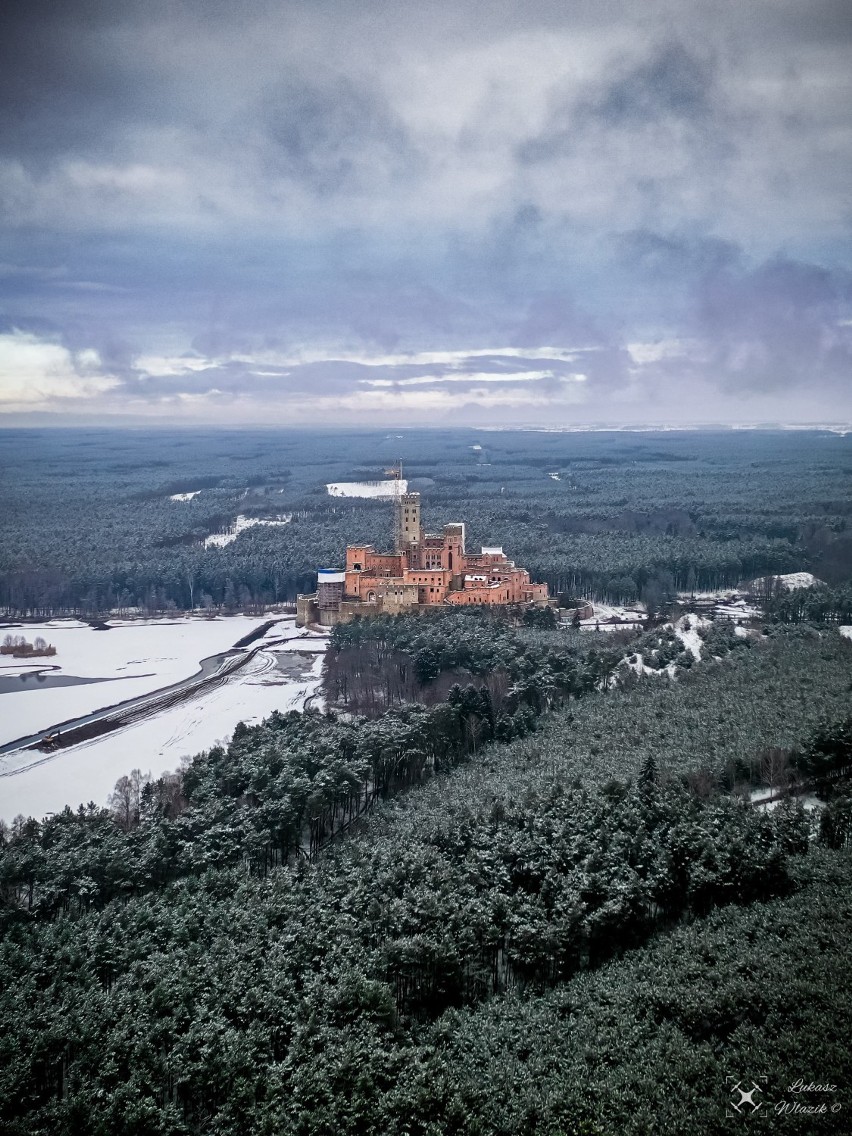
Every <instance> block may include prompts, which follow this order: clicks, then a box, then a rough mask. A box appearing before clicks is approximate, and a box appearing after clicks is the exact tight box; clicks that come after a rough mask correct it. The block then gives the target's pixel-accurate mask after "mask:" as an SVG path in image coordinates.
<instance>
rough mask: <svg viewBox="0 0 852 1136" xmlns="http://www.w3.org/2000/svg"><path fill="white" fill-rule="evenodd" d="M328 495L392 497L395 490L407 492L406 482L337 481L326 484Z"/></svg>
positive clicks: (395, 492)
mask: <svg viewBox="0 0 852 1136" xmlns="http://www.w3.org/2000/svg"><path fill="white" fill-rule="evenodd" d="M326 489H327V490H328V494H329V496H330V497H394V496H396V494H397V492H399V493H407V492H408V482H407V481H405V480H399V481H397V480H394V481H337V482H332V483H331V484H329V485H326Z"/></svg>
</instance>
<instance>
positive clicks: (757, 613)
mask: <svg viewBox="0 0 852 1136" xmlns="http://www.w3.org/2000/svg"><path fill="white" fill-rule="evenodd" d="M713 612H714V614H715V615H721V616H723V617H724V618H725V619H760V617H761V616H762V615H763V612H762V611H761V610H760V608H759V607H755V606H754V605H753V604H748V603H746V601H745V600H734V601H733V602H732V603H727V604H723V603H722V604H716V606H715V607H714V608H713Z"/></svg>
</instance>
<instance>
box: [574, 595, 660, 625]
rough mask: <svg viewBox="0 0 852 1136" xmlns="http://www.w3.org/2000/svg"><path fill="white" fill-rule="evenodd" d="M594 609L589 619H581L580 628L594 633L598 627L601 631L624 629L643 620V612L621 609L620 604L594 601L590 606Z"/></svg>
mask: <svg viewBox="0 0 852 1136" xmlns="http://www.w3.org/2000/svg"><path fill="white" fill-rule="evenodd" d="M592 606H593V607H594V609H595V614H594V615H593V616H592V618H591V619H581V620H580V626H581V627H582V628H585V629H587V630H588V629H591V630H592V631H595V630H597V629H598V626H600V630H601V631H608V630H614V629H615V628H617V627H619V626H621V627H624V626H626V625H628V624H631V623H633V624H635V623H642V622H644V620H645V617H646V616H645V612H644V611H640V610H639V609H638V608H637V607H622V606H621V605H620V604H605V603H598V601H597V600H595V601H594V602H593V604H592Z"/></svg>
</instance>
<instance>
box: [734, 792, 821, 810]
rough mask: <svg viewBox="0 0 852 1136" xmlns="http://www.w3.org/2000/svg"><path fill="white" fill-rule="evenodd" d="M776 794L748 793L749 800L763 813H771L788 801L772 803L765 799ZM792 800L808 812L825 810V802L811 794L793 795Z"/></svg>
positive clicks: (781, 798) (777, 800) (780, 798)
mask: <svg viewBox="0 0 852 1136" xmlns="http://www.w3.org/2000/svg"><path fill="white" fill-rule="evenodd" d="M777 792H778V790H777V789H753V790H752V791H751V793H749V800H750V801H751V802H752V804H754V805H756V806H757V808H759V809H762V810H763V811H764V812H771V811H772V810H773V809H777V808H778V806H779V805H780V804H782V803H783V801H785V800H789V799H790V798H789V797H779V798H777V799H776V800H774V801H770V800H768V799H767V798H769V797H771V796H772V795H773V794H774V793H777ZM793 800H795V801H796V802H797V803H798V804H800V805H801V806H802V808H803V809H806V810H807V811H808V812H818V811H819V810H820V809H824V808H825V801H821V800H820V799H819V797H817V796H815V795H814V794H813V793H797V794H795V795H794V797H793Z"/></svg>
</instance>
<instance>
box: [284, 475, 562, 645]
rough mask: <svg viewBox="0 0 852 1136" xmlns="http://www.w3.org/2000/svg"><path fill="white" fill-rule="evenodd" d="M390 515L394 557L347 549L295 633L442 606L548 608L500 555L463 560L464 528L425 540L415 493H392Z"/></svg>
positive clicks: (542, 592)
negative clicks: (342, 561) (312, 625)
mask: <svg viewBox="0 0 852 1136" xmlns="http://www.w3.org/2000/svg"><path fill="white" fill-rule="evenodd" d="M395 473H396V476H397V478H399V477H400V476H401V474H400V473H399V471H395ZM393 508H394V545H395V548H394V551H393V552H376V550H375V549H374V548H373V546H372V545H371V544H350V545H349V546H348V547H347V549H346V567H345V569H343V570H341V569H329V568H324V569H320V570H319V571H318V572H317V590H316V592H313V593H312V594H310V595H304V596H299V598H298V603H297V614H296V623H297V624H298V625H299V626H304V625H305V624H306V623H321V624H326V625H332V624H335V623H340V622H344V621H347V620H350V619H353V618H354V617H355V616H356V615H377V614H379V613H380V612H389V613H398V612H405V611H421V610H423V609H424V608H427V607H435V606H439V605H441V604H453V605H459V604H537V605H539V606H544V605H546V604H547V599H548V596H547V584H533V583H530V575H529V572H528V571H527V570H526V569H525V568H517V567H516V566H515V564H514V561H512V560H509V559H508V558H507V557H506V555H505V553H504V552H503V549H502V548H482V549H481V551H480V552H478V553H468V552H467V551H466V549H465V539H464V525H463V524H451V525H444V530H443V532H440V533H424V531H423V526H422V524H421V522H420V494H419V493H397V494H396V495H395V497H394V503H393Z"/></svg>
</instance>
